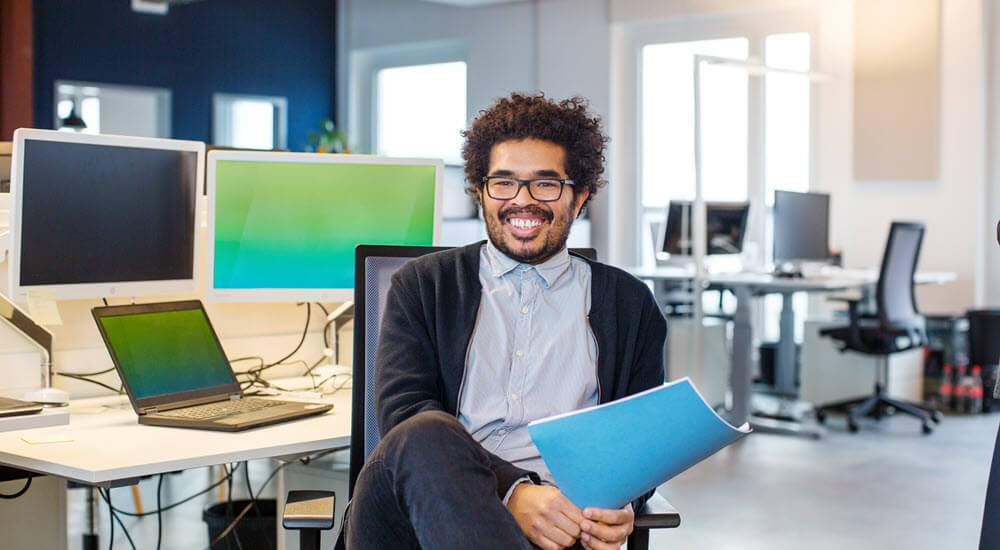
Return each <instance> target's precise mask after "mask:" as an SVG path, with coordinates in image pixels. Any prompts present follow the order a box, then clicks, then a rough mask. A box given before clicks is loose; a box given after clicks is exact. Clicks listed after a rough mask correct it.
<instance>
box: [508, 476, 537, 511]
mask: <svg viewBox="0 0 1000 550" xmlns="http://www.w3.org/2000/svg"><path fill="white" fill-rule="evenodd" d="M522 483H528V484H532V485H534V482H533V481H531V477H529V476H521V477H519V478H517V479H516V480H514V483H511V484H510V488H509V489H507V494H505V495H504V496H503V505H504V506H507V502H508V501H510V497H511V495H513V494H514V489H517V486H518V485H520V484H522Z"/></svg>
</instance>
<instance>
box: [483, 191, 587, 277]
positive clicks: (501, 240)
mask: <svg viewBox="0 0 1000 550" xmlns="http://www.w3.org/2000/svg"><path fill="white" fill-rule="evenodd" d="M520 213H526V214H531V215H533V216H536V217H538V218H540V219H542V220H545V221H546V222H547V226H546V227H543V230H542V232H541V233H539V234H538V235H535V236H534V237H531V238H527V239H525V238H521V237H518V236H517V235H513V234H511V233H509V232H507V231H505V226H506V225H507V224H506V220H507V218H508V217H510V216H512V215H514V214H520ZM572 214H573V213H572V209H571V210H568V211H567V212H566V214H565V215H564V216H560V217H558V218H557V217H556V215H555V214H554V213H553V212H552V210H549V209H547V208H542V207H540V206H537V205H528V206H519V207H518V206H510V207H506V208H501V209H500V210H499V211H498V212H495V213H494V212H486V211H484V213H483V217H484V218H485V219H486V233H487V235H489V238H490V242H492V243H493V246H495V247H497V249H498V250H500V252H503V253H504V255H506V256H507V257H508V258H510V259H512V260H515V261H517V262H519V263H524V264H540V263H542V262H544V261H545V260H548V259H549V258H551V257H552V256H555V255H556V253H557V252H559V251H560V250H562V249H563V248H565V247H566V240H567V239H569V230H570V227H571V226H572V225H573V215H572ZM543 225H544V224H543Z"/></svg>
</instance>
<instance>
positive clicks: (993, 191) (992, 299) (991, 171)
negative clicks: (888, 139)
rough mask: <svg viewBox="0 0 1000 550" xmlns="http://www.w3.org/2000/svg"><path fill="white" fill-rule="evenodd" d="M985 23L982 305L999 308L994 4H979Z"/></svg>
mask: <svg viewBox="0 0 1000 550" xmlns="http://www.w3.org/2000/svg"><path fill="white" fill-rule="evenodd" d="M983 8H984V12H985V17H984V19H985V21H986V25H985V27H986V31H985V34H986V42H987V44H986V70H987V87H986V89H987V96H986V104H987V107H988V111H989V112H988V115H989V116H988V118H987V125H986V128H987V141H986V146H987V148H986V154H987V157H986V158H987V159H988V161H987V167H986V168H987V179H986V200H985V201H984V202H985V203H986V219H985V222H984V223H985V225H986V230H987V231H986V232H987V236H986V239H985V243H984V246H985V248H986V250H985V252H984V256H985V258H986V265H985V271H986V296H985V302H984V303H985V305H989V306H993V307H1000V246H998V244H997V242H996V241H995V239H994V233H993V229H994V228H995V227H996V223H997V220H1000V37H998V35H997V33H998V32H1000V6H997V5H996V4H995V3H994V2H985V3H984V4H983Z"/></svg>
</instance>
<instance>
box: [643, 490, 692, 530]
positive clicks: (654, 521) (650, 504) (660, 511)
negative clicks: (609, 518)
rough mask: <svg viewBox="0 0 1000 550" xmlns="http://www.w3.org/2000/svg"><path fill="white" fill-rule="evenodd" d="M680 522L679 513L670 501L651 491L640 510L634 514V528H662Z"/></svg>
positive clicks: (674, 525)
mask: <svg viewBox="0 0 1000 550" xmlns="http://www.w3.org/2000/svg"><path fill="white" fill-rule="evenodd" d="M680 524H681V515H680V514H679V513H678V512H677V509H676V508H674V507H673V505H672V504H670V501H668V500H667V499H665V498H663V497H662V496H660V493H657V492H653V496H651V497H649V499H648V500H646V504H645V505H644V506H643V507H642V510H640V511H639V513H638V514H636V515H635V528H636V529H664V528H669V527H677V526H678V525H680Z"/></svg>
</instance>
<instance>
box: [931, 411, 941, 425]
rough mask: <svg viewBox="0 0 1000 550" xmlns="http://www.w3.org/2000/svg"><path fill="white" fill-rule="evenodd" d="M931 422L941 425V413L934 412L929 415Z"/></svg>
mask: <svg viewBox="0 0 1000 550" xmlns="http://www.w3.org/2000/svg"><path fill="white" fill-rule="evenodd" d="M931 420H933V421H934V423H935V424H940V423H941V413H939V412H937V411H934V414H932V415H931Z"/></svg>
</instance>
